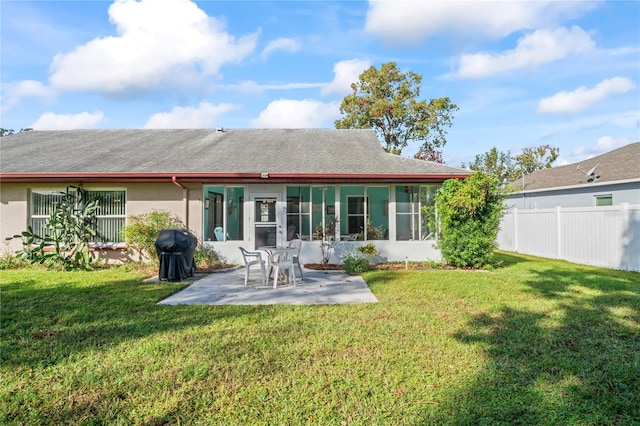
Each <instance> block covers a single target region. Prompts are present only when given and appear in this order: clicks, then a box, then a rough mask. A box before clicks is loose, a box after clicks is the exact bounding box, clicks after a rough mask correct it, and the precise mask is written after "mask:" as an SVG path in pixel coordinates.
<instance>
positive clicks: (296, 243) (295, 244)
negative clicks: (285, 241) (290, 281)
mask: <svg viewBox="0 0 640 426" xmlns="http://www.w3.org/2000/svg"><path fill="white" fill-rule="evenodd" d="M289 247H291V248H293V249H295V251H294V252H293V264H294V265H297V266H298V270H299V271H300V279H301V280H303V279H304V276H303V275H302V265H300V248H302V240H301V239H299V238H297V239H295V240H291V241H289Z"/></svg>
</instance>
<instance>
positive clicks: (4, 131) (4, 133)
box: [0, 127, 33, 137]
mask: <svg viewBox="0 0 640 426" xmlns="http://www.w3.org/2000/svg"><path fill="white" fill-rule="evenodd" d="M29 130H33V129H32V128H30V127H27V128H26V129H20V130H19V131H18V133H22V132H28V131H29ZM15 133H16V132H15V130H13V129H5V128H0V137H4V136H9V135H13V134H15Z"/></svg>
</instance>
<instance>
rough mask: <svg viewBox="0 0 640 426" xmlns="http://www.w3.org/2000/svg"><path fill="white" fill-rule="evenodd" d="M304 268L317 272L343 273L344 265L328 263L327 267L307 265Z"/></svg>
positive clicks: (313, 264)
mask: <svg viewBox="0 0 640 426" xmlns="http://www.w3.org/2000/svg"><path fill="white" fill-rule="evenodd" d="M304 267H305V268H307V269H315V270H316V271H342V265H337V264H335V263H327V264H326V265H323V264H322V263H305V264H304Z"/></svg>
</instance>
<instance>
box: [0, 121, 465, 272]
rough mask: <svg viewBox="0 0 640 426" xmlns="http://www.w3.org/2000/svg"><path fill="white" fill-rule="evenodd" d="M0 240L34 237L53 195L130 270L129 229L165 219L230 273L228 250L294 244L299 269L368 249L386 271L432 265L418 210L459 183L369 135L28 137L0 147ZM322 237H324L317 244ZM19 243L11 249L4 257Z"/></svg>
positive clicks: (430, 236) (231, 132)
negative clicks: (87, 201)
mask: <svg viewBox="0 0 640 426" xmlns="http://www.w3.org/2000/svg"><path fill="white" fill-rule="evenodd" d="M0 150H1V151H2V156H1V157H0V165H1V170H0V185H1V186H0V190H1V195H0V197H1V203H0V232H1V234H2V239H3V240H4V239H5V238H6V237H10V236H12V235H14V234H17V233H20V232H21V231H23V230H24V229H26V227H27V226H28V225H31V226H33V227H34V229H35V230H36V231H37V230H38V229H39V228H40V227H41V226H42V225H43V224H44V223H45V221H46V220H47V218H48V215H49V214H50V213H51V209H52V206H54V204H55V201H56V199H57V198H58V197H59V196H60V195H59V193H60V192H61V191H65V190H67V188H70V187H78V186H82V188H84V189H85V190H86V191H87V194H88V195H89V197H91V198H92V199H98V200H99V202H100V206H101V208H100V213H99V218H98V231H99V233H100V235H101V238H100V240H99V241H96V242H95V247H96V248H100V249H102V250H101V253H102V254H103V255H105V256H108V257H109V258H110V259H112V260H115V261H126V260H129V259H130V256H131V255H132V254H131V253H127V252H125V251H124V250H122V248H123V246H124V244H123V241H122V238H121V235H120V230H121V229H122V227H123V226H124V224H125V223H126V220H127V217H129V216H132V215H140V214H144V213H149V212H151V211H154V210H159V211H168V212H170V213H172V214H173V215H175V216H176V217H178V218H179V219H180V220H181V221H182V222H184V223H185V225H186V226H187V228H189V229H190V230H191V231H192V232H193V233H194V234H195V235H196V236H197V237H198V239H199V240H200V241H201V242H202V244H204V245H209V246H212V247H214V248H215V249H216V250H217V251H218V252H220V253H221V254H222V255H223V256H224V257H226V258H227V259H228V260H229V261H231V262H240V261H241V256H240V251H239V250H238V247H245V248H248V249H252V250H253V249H259V248H260V247H263V246H273V245H286V244H287V242H288V241H289V240H291V239H293V238H300V239H302V240H303V241H304V243H303V247H302V251H301V259H302V262H303V263H318V262H320V261H321V258H322V251H321V244H322V242H323V241H325V242H326V241H331V242H332V243H333V246H334V248H335V250H334V253H333V258H332V259H331V261H332V262H339V261H340V256H341V255H342V254H344V253H345V252H347V251H350V250H353V249H355V247H357V246H359V245H363V244H368V243H373V244H374V245H375V247H376V248H377V249H378V251H379V252H380V255H381V256H382V257H386V258H387V259H388V260H402V261H404V260H406V259H408V260H426V259H432V260H438V259H439V258H440V253H439V251H438V250H437V248H436V246H435V230H434V229H430V228H429V224H428V221H427V214H426V208H427V207H428V206H430V205H433V203H434V196H435V193H436V191H437V189H438V188H439V187H440V186H441V184H442V182H443V181H444V180H445V179H450V178H465V177H466V176H468V174H469V173H468V171H466V170H462V169H457V168H453V167H447V166H444V165H441V164H435V163H428V162H425V161H420V160H415V159H409V158H404V157H400V156H396V155H392V154H388V153H386V152H384V150H383V149H382V147H381V146H380V143H379V142H378V139H377V138H376V135H375V132H374V131H373V130H313V129H312V130H265V129H224V130H223V129H219V130H212V129H195V130H71V131H29V132H23V133H19V134H16V135H12V136H7V137H3V138H2V139H1V141H0ZM319 231H324V232H319ZM19 247H20V242H19V241H17V240H12V241H11V242H10V243H9V245H8V247H7V248H8V249H9V250H16V249H18V248H19Z"/></svg>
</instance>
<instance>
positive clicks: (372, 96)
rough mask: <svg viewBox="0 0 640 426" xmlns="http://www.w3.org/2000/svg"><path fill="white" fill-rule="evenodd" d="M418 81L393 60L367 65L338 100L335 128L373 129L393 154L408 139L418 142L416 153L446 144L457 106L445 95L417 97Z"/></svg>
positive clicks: (418, 95)
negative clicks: (368, 66)
mask: <svg viewBox="0 0 640 426" xmlns="http://www.w3.org/2000/svg"><path fill="white" fill-rule="evenodd" d="M421 83H422V76H421V75H419V74H416V73H414V72H411V71H408V72H406V73H403V72H401V71H400V70H399V69H398V67H397V66H396V64H395V62H389V63H386V64H383V65H382V66H381V67H380V69H377V68H376V67H374V66H372V67H370V68H369V69H368V70H366V71H364V72H363V73H362V74H360V77H359V81H358V82H357V83H353V84H351V89H353V93H351V94H350V95H347V96H345V98H344V99H343V100H342V103H341V104H340V113H341V114H343V118H342V119H339V120H336V122H335V125H336V128H338V129H375V130H376V133H377V134H378V137H379V138H380V139H381V142H382V144H383V146H384V149H385V150H386V151H387V152H391V153H394V154H400V153H401V152H402V150H403V149H404V148H405V147H406V146H407V144H408V142H410V141H416V142H420V151H419V152H422V153H429V152H433V151H437V148H441V147H443V146H444V145H445V144H446V143H447V141H446V139H445V136H446V134H447V132H446V128H447V127H450V126H451V123H452V121H453V113H454V112H455V111H456V110H457V109H458V107H457V106H456V105H455V104H454V103H452V102H451V100H450V99H449V98H447V97H444V98H437V99H431V100H430V101H429V102H427V101H425V100H420V99H419V98H420V85H421ZM419 157H420V158H424V156H423V155H419ZM436 157H437V156H436Z"/></svg>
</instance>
